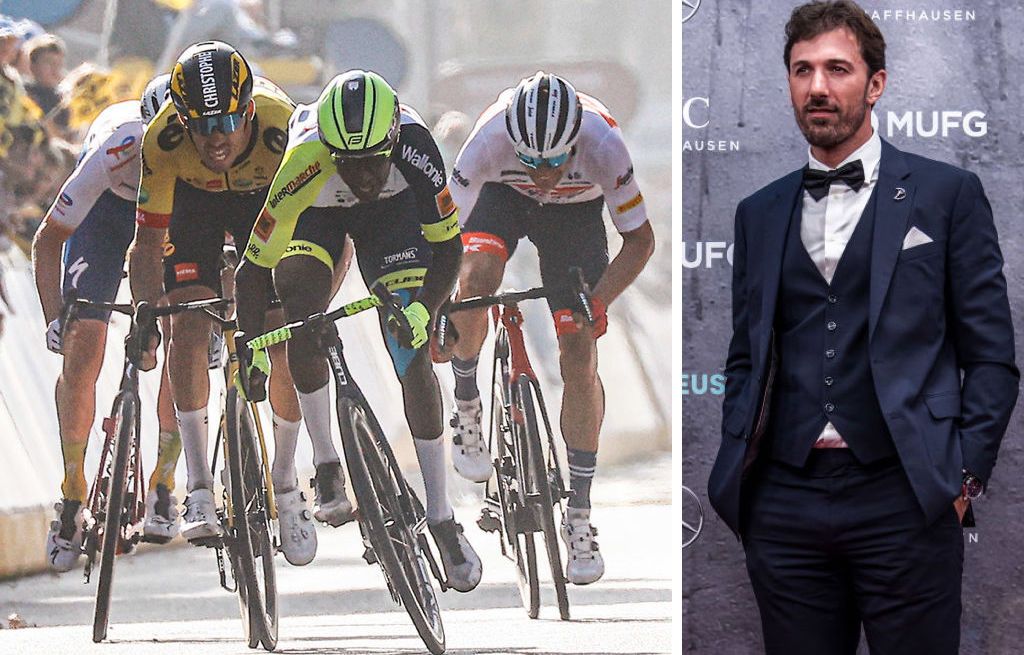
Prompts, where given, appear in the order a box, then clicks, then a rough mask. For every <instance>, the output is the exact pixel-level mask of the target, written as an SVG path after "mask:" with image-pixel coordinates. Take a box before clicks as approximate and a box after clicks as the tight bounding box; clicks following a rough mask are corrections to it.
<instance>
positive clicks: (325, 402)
mask: <svg viewBox="0 0 1024 655" xmlns="http://www.w3.org/2000/svg"><path fill="white" fill-rule="evenodd" d="M298 396H299V407H301V408H302V417H303V418H304V419H305V420H306V430H307V431H308V432H309V438H310V440H311V441H312V442H313V465H314V466H318V465H320V464H323V463H324V462H340V461H341V457H340V456H339V455H338V451H337V450H336V449H335V448H334V442H333V441H332V440H331V390H330V385H329V384H325V385H324V386H322V387H320V388H319V389H317V390H316V391H314V392H313V393H302V392H301V391H298Z"/></svg>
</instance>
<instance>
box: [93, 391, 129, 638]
mask: <svg viewBox="0 0 1024 655" xmlns="http://www.w3.org/2000/svg"><path fill="white" fill-rule="evenodd" d="M138 409H139V408H138V400H137V398H136V397H135V396H133V395H132V394H129V393H125V392H121V393H120V394H119V395H118V397H117V400H116V401H115V402H114V410H113V412H111V415H112V416H113V418H114V429H113V430H112V433H113V434H114V435H116V437H115V438H116V439H117V443H115V444H114V448H113V451H114V461H113V462H112V463H111V469H110V479H109V482H108V484H109V486H108V487H107V496H106V497H107V508H106V515H105V516H104V518H103V540H102V546H101V548H100V573H99V580H98V581H97V584H96V605H95V607H94V608H93V618H92V640H93V641H94V642H95V643H99V642H101V641H103V640H104V639H106V638H107V627H108V626H109V624H110V596H111V593H112V592H113V584H114V557H115V556H116V555H117V545H118V542H119V541H120V538H121V519H122V515H123V513H124V504H125V502H124V501H125V493H126V491H127V490H126V489H125V483H126V481H127V478H128V451H129V449H130V447H131V444H132V441H133V440H134V438H135V429H136V416H137V415H138Z"/></svg>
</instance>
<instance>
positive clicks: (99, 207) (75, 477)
mask: <svg viewBox="0 0 1024 655" xmlns="http://www.w3.org/2000/svg"><path fill="white" fill-rule="evenodd" d="M169 78H170V76H169V75H161V76H159V77H157V78H155V79H154V80H152V81H151V82H150V84H149V85H148V86H147V88H146V92H145V93H144V94H143V98H142V103H141V107H140V103H139V102H138V101H125V102H119V103H116V104H113V105H111V106H110V107H108V108H106V109H105V110H103V111H102V112H101V113H100V115H99V116H97V118H96V120H95V121H93V124H92V126H91V127H90V129H89V132H88V134H87V136H86V138H85V143H84V145H83V147H82V154H81V156H80V157H79V160H78V164H77V166H76V167H75V170H74V171H73V172H72V173H71V175H70V176H69V177H68V179H67V180H66V181H65V182H64V185H63V186H62V187H61V189H60V193H59V194H58V196H57V198H56V199H55V201H54V202H53V204H52V205H51V207H50V209H49V211H48V212H47V214H46V217H45V218H44V220H43V222H42V223H41V224H40V226H39V229H38V231H37V232H36V235H35V238H34V240H33V242H32V266H33V270H34V273H35V279H36V289H37V291H38V294H39V301H40V303H41V305H42V308H43V316H44V317H45V319H46V321H47V323H48V326H47V329H46V346H47V348H49V349H50V350H51V351H53V352H55V353H58V354H62V355H63V357H64V362H63V369H62V372H61V375H60V377H59V378H58V380H57V390H56V401H57V417H58V422H59V425H60V439H61V450H62V451H63V456H64V482H63V484H62V485H61V492H62V497H63V499H62V500H61V502H60V503H58V504H57V505H56V510H57V519H56V520H55V521H54V522H53V523H52V525H51V527H50V531H49V533H48V534H47V537H46V557H47V561H48V562H49V564H50V566H51V567H52V568H53V569H55V570H58V571H67V570H70V569H71V568H72V566H74V563H75V561H76V560H77V559H78V556H79V555H80V554H81V552H82V550H81V545H82V543H81V542H82V512H83V510H84V505H85V502H86V495H87V493H88V489H87V483H86V479H85V467H84V460H85V449H86V444H87V443H88V439H89V432H90V430H91V428H92V424H93V419H94V417H95V411H96V381H97V379H98V377H99V373H100V367H101V366H102V364H103V354H104V352H105V344H106V336H107V322H108V321H109V319H110V312H108V311H101V310H97V309H91V308H89V309H82V310H81V311H80V312H79V313H78V319H79V320H76V321H75V322H74V323H73V324H71V325H68V326H67V329H66V330H64V329H63V328H64V326H62V325H61V310H62V307H63V294H68V293H70V292H72V291H73V293H74V295H75V296H76V297H78V298H84V299H87V300H94V301H101V302H112V301H113V300H114V298H115V296H116V295H117V289H118V287H119V286H120V283H121V279H122V277H123V271H124V258H125V251H126V250H127V248H128V244H129V243H130V242H131V240H132V237H133V235H134V221H135V199H136V195H137V193H138V187H139V175H140V171H141V161H140V150H139V148H140V146H141V142H142V132H143V129H144V127H145V123H146V122H147V121H148V120H149V119H151V118H152V117H153V116H154V115H155V111H156V109H158V108H159V106H160V104H161V103H162V102H163V100H164V99H165V97H166V95H167V88H168V83H169ZM62 250H63V282H62V281H61V277H62V274H61V270H62V266H61V264H62V261H61V251H62ZM62 291H63V294H62ZM158 416H159V424H160V439H159V447H158V453H157V463H156V467H155V468H154V469H153V473H152V475H151V476H150V479H149V492H150V493H148V494H147V496H146V519H145V522H144V532H145V535H146V537H147V538H148V539H150V540H153V541H158V542H166V541H169V540H170V539H171V538H172V537H173V536H174V535H175V534H177V532H178V510H177V500H176V499H175V498H174V496H173V495H172V492H173V491H174V470H175V468H176V466H177V463H178V456H179V454H180V452H181V440H180V437H179V435H178V427H177V424H176V422H175V419H174V410H173V407H172V405H171V402H170V395H169V393H168V386H167V372H166V370H164V372H163V377H162V378H161V384H160V394H159V401H158Z"/></svg>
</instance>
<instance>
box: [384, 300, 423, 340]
mask: <svg viewBox="0 0 1024 655" xmlns="http://www.w3.org/2000/svg"><path fill="white" fill-rule="evenodd" d="M402 313H403V314H405V319H406V320H407V321H409V328H410V330H411V331H412V336H411V341H410V343H409V344H408V345H406V344H402V346H403V347H405V348H416V349H418V348H420V347H421V346H422V345H423V344H425V343H426V342H427V336H428V334H427V328H428V326H429V325H430V311H429V310H427V307H426V305H424V304H423V303H421V302H420V301H418V300H416V301H413V302H411V303H409V305H408V307H406V308H405V309H403V310H402ZM388 327H389V329H391V332H392V334H395V333H397V331H398V321H396V320H395V319H394V318H388Z"/></svg>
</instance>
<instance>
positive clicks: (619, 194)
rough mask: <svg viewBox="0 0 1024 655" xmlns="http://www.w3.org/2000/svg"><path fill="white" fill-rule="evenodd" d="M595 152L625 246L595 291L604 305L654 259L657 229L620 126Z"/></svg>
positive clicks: (608, 133) (614, 221)
mask: <svg viewBox="0 0 1024 655" xmlns="http://www.w3.org/2000/svg"><path fill="white" fill-rule="evenodd" d="M595 152H596V154H597V157H596V158H595V160H594V166H595V167H596V169H597V170H600V171H602V175H601V176H600V177H599V178H598V180H597V181H598V182H599V184H600V185H601V190H602V191H603V192H604V196H605V202H606V203H607V205H608V212H609V213H610V214H611V217H612V223H614V224H615V227H616V229H617V230H618V231H619V234H620V235H621V236H622V248H620V249H619V252H618V254H616V255H615V258H614V259H612V261H611V263H610V264H609V265H608V268H607V270H605V273H604V275H602V276H601V280H600V281H599V282H598V283H597V285H596V286H595V287H594V289H593V290H592V291H593V293H594V295H596V296H597V297H598V298H600V299H601V300H603V301H604V303H605V305H610V304H611V303H612V301H613V300H615V299H616V298H618V297H619V294H621V293H622V292H623V291H624V290H625V289H626V287H628V286H629V285H630V284H632V282H633V280H635V279H636V278H637V276H638V275H640V271H642V270H643V269H644V266H645V265H646V264H647V260H648V259H650V258H651V254H652V253H653V252H654V230H653V229H651V224H650V222H649V221H648V220H647V206H646V204H645V203H644V197H643V194H642V193H641V192H640V186H639V185H638V184H637V181H636V177H635V176H634V174H633V162H632V160H631V159H630V156H629V152H628V151H627V150H626V145H625V144H624V143H623V141H622V135H621V132H620V131H619V130H618V129H617V128H614V129H611V130H609V131H608V132H607V134H606V136H605V138H604V139H603V140H602V142H601V144H600V146H599V147H598V148H597V149H595Z"/></svg>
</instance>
